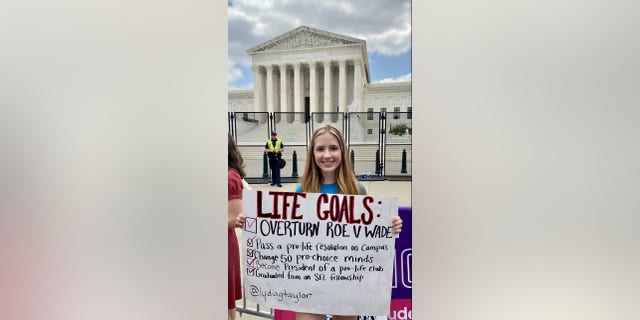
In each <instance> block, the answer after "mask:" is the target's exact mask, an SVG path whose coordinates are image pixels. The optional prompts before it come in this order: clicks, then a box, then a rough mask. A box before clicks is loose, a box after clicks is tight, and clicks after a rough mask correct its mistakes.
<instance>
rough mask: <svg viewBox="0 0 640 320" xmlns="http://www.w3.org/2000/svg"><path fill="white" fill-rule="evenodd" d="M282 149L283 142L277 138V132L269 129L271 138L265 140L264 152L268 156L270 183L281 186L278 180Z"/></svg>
mask: <svg viewBox="0 0 640 320" xmlns="http://www.w3.org/2000/svg"><path fill="white" fill-rule="evenodd" d="M282 151H284V144H282V140H280V139H278V133H276V132H275V131H271V139H270V140H268V141H267V144H266V145H265V146H264V152H266V153H267V155H268V156H269V167H270V168H271V179H272V180H271V185H272V186H275V185H278V187H282V183H281V181H280V159H281V158H282Z"/></svg>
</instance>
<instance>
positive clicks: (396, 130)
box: [389, 123, 411, 137]
mask: <svg viewBox="0 0 640 320" xmlns="http://www.w3.org/2000/svg"><path fill="white" fill-rule="evenodd" d="M407 131H408V132H409V134H411V128H410V127H409V126H407V125H406V124H404V123H400V124H397V125H395V126H391V129H390V130H389V133H391V134H393V135H396V136H401V137H402V136H404V135H405V134H407Z"/></svg>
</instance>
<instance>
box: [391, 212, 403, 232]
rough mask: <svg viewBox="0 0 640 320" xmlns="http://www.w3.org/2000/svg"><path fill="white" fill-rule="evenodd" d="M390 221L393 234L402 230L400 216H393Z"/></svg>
mask: <svg viewBox="0 0 640 320" xmlns="http://www.w3.org/2000/svg"><path fill="white" fill-rule="evenodd" d="M391 222H392V225H391V232H393V233H395V234H398V233H400V231H402V219H400V216H395V217H393V220H391Z"/></svg>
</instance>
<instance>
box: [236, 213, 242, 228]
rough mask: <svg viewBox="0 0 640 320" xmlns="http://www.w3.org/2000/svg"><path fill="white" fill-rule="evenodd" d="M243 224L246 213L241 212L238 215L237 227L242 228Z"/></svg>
mask: <svg viewBox="0 0 640 320" xmlns="http://www.w3.org/2000/svg"><path fill="white" fill-rule="evenodd" d="M243 225H244V214H242V213H240V214H238V217H237V218H236V223H235V227H236V228H242V226H243Z"/></svg>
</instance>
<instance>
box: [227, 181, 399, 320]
mask: <svg viewBox="0 0 640 320" xmlns="http://www.w3.org/2000/svg"><path fill="white" fill-rule="evenodd" d="M360 183H362V184H363V185H364V186H365V188H366V189H367V194H370V195H375V196H380V197H391V198H397V199H398V206H411V181H388V180H385V181H360ZM297 186H298V183H283V184H282V187H281V188H280V187H277V186H271V185H269V184H268V183H264V184H262V183H261V184H251V188H252V189H253V190H261V191H271V190H277V191H295V190H296V187H297ZM236 233H237V235H238V241H239V242H240V244H239V245H240V252H242V248H243V246H242V243H241V239H242V230H240V229H236ZM236 304H238V305H240V304H242V300H240V301H238V302H237V303H236ZM247 308H251V309H255V308H256V305H255V304H254V303H252V302H251V301H249V300H247ZM260 310H262V311H268V310H270V309H269V308H268V307H266V306H260ZM236 319H245V320H264V319H265V318H264V317H261V316H255V315H250V314H246V313H243V314H242V315H240V314H239V313H237V314H236Z"/></svg>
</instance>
